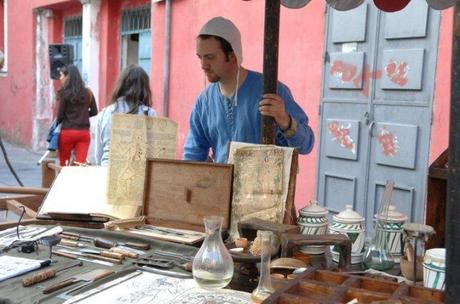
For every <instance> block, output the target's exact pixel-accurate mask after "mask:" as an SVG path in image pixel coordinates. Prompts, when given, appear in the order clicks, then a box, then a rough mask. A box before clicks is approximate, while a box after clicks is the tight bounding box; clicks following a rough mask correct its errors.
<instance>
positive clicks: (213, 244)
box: [193, 216, 233, 289]
mask: <svg viewBox="0 0 460 304" xmlns="http://www.w3.org/2000/svg"><path fill="white" fill-rule="evenodd" d="M203 221H204V226H205V229H206V238H205V240H204V242H203V245H201V248H200V250H199V251H198V253H197V254H196V256H195V258H194V259H193V278H194V279H195V281H196V282H197V283H198V285H200V287H202V288H206V289H213V288H223V287H225V286H227V285H228V283H230V281H231V280H232V277H233V259H232V256H231V255H230V253H229V252H228V250H227V248H226V247H225V245H224V242H223V241H222V235H221V229H222V222H223V218H222V217H221V216H207V217H205V218H204V219H203Z"/></svg>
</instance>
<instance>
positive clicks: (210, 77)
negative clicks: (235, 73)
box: [206, 73, 221, 83]
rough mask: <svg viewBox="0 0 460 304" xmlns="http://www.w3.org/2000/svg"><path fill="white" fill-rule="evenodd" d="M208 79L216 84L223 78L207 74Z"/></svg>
mask: <svg viewBox="0 0 460 304" xmlns="http://www.w3.org/2000/svg"><path fill="white" fill-rule="evenodd" d="M206 78H207V79H208V81H209V82H210V83H215V82H219V81H220V78H221V77H220V76H219V75H216V74H214V73H206Z"/></svg>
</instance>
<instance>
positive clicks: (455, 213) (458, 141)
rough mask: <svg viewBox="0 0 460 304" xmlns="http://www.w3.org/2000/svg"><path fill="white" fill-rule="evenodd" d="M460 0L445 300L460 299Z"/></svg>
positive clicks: (456, 20)
mask: <svg viewBox="0 0 460 304" xmlns="http://www.w3.org/2000/svg"><path fill="white" fill-rule="evenodd" d="M459 52H460V1H455V8H454V34H453V41H452V71H451V73H452V78H451V86H452V87H451V97H450V131H449V162H448V164H449V174H448V181H447V202H446V250H447V253H446V289H445V296H446V301H445V303H452V304H453V303H458V299H460V233H459V231H460V217H459V214H460V186H459V185H460V56H459Z"/></svg>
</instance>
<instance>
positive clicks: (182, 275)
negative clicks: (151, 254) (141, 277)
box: [138, 266, 193, 279]
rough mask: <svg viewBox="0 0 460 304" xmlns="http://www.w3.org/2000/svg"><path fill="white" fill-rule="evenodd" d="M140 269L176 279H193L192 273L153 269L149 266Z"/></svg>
mask: <svg viewBox="0 0 460 304" xmlns="http://www.w3.org/2000/svg"><path fill="white" fill-rule="evenodd" d="M138 269H142V270H145V271H147V272H151V273H156V274H162V275H167V276H170V277H175V278H184V279H190V278H192V277H193V276H192V274H191V273H183V272H176V271H171V270H166V269H158V268H152V267H149V266H141V267H139V268H138Z"/></svg>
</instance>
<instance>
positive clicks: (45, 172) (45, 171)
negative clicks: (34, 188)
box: [41, 160, 56, 188]
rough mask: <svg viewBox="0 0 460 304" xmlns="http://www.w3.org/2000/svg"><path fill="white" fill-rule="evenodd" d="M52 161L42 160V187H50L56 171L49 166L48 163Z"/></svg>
mask: <svg viewBox="0 0 460 304" xmlns="http://www.w3.org/2000/svg"><path fill="white" fill-rule="evenodd" d="M50 163H54V161H53V160H44V161H42V164H41V165H42V188H50V187H51V184H52V183H53V181H54V178H55V177H56V172H55V170H54V169H52V168H50V167H49V166H48V164H50Z"/></svg>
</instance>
